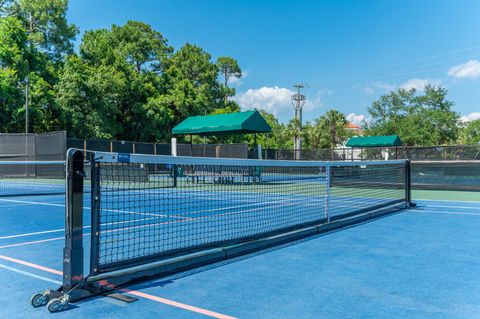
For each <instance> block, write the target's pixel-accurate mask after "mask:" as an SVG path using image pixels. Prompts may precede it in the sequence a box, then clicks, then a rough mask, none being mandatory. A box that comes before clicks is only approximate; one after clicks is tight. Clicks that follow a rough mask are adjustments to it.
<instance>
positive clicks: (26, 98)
mask: <svg viewBox="0 0 480 319" xmlns="http://www.w3.org/2000/svg"><path fill="white" fill-rule="evenodd" d="M28 82H29V79H28V75H27V77H26V78H25V157H26V158H25V160H28V89H29V83H28ZM35 159H36V158H35Z"/></svg>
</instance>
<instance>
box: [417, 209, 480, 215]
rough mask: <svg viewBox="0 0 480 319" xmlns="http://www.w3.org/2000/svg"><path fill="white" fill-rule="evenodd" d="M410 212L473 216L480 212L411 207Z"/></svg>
mask: <svg viewBox="0 0 480 319" xmlns="http://www.w3.org/2000/svg"><path fill="white" fill-rule="evenodd" d="M409 211H410V212H415V213H433V214H446V215H471V216H479V217H480V213H479V214H474V213H463V212H442V211H438V210H421V209H411V210H409Z"/></svg>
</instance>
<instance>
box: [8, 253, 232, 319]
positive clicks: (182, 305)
mask: <svg viewBox="0 0 480 319" xmlns="http://www.w3.org/2000/svg"><path fill="white" fill-rule="evenodd" d="M0 259H3V260H7V261H10V262H13V263H17V264H20V265H23V266H27V267H31V268H34V269H38V270H42V271H45V272H48V273H51V274H55V275H59V276H62V277H63V272H61V271H59V270H56V269H52V268H48V267H45V266H41V265H38V264H34V263H31V262H28V261H25V260H21V259H16V258H13V257H8V256H5V255H0ZM117 290H119V291H122V292H125V293H128V294H131V295H134V296H137V297H141V298H143V299H147V300H151V301H155V302H158V303H161V304H164V305H168V306H171V307H175V308H178V309H183V310H187V311H191V312H195V313H199V314H202V315H205V316H209V317H212V318H217V319H237V318H236V317H232V316H228V315H224V314H221V313H219V312H215V311H211V310H208V309H203V308H200V307H196V306H192V305H188V304H185V303H182V302H178V301H175V300H170V299H167V298H163V297H158V296H155V295H152V294H148V293H145V292H141V291H139V290H133V289H128V288H119V289H117Z"/></svg>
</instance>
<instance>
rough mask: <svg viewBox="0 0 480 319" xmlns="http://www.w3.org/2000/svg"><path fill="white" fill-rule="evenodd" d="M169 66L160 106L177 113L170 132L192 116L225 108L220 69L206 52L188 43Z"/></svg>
mask: <svg viewBox="0 0 480 319" xmlns="http://www.w3.org/2000/svg"><path fill="white" fill-rule="evenodd" d="M165 64H166V66H165V70H164V73H163V75H162V78H163V82H162V83H163V84H164V85H165V87H164V89H165V94H164V95H162V96H161V97H160V98H159V103H160V104H161V105H162V107H165V108H167V109H169V110H171V112H172V114H173V119H174V120H173V122H172V123H171V125H170V129H171V128H172V127H173V126H174V125H176V124H178V123H180V122H181V121H183V120H184V119H185V118H186V117H188V116H190V115H204V114H210V113H211V112H213V111H214V110H215V109H218V108H222V107H224V106H225V105H224V104H223V103H222V92H221V88H220V83H219V82H218V80H217V74H218V67H217V65H216V64H215V63H213V62H212V61H211V56H210V54H208V53H207V52H205V51H204V50H203V49H201V48H200V47H198V46H195V45H192V44H188V43H187V44H185V45H184V46H183V47H182V48H180V50H178V51H177V52H175V53H174V54H173V56H172V57H171V58H170V59H168V61H166V63H165Z"/></svg>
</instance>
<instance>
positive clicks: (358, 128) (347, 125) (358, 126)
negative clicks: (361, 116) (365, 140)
mask: <svg viewBox="0 0 480 319" xmlns="http://www.w3.org/2000/svg"><path fill="white" fill-rule="evenodd" d="M345 127H346V128H348V129H350V130H361V129H362V128H361V127H360V125H357V124H353V123H352V122H347V124H346V125H345Z"/></svg>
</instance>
